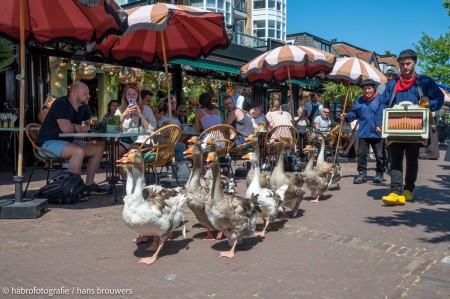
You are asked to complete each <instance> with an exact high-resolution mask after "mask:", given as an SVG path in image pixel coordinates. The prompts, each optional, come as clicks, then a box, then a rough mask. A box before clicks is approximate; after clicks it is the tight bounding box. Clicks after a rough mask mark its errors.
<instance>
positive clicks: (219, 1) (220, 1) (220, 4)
mask: <svg viewBox="0 0 450 299" xmlns="http://www.w3.org/2000/svg"><path fill="white" fill-rule="evenodd" d="M224 6H225V2H224V0H217V8H219V9H224V8H225V7H224Z"/></svg>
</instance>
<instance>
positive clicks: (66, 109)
mask: <svg viewBox="0 0 450 299" xmlns="http://www.w3.org/2000/svg"><path fill="white" fill-rule="evenodd" d="M91 116H92V112H91V108H89V106H88V105H82V106H80V107H78V111H76V110H75V109H74V108H73V107H72V104H70V102H69V98H68V97H67V96H65V97H61V98H58V99H56V100H55V101H54V102H53V104H52V107H51V108H50V110H49V111H48V113H47V116H46V117H45V120H44V123H43V124H42V127H41V130H40V131H39V134H38V136H37V138H36V144H37V145H39V146H41V145H42V144H43V143H44V142H45V141H47V140H67V141H69V142H72V141H73V138H60V137H58V136H59V134H60V133H62V131H61V129H60V128H59V125H58V122H57V120H58V119H67V120H68V121H70V123H71V124H77V125H81V123H82V122H83V121H85V122H86V121H87V120H90V118H91Z"/></svg>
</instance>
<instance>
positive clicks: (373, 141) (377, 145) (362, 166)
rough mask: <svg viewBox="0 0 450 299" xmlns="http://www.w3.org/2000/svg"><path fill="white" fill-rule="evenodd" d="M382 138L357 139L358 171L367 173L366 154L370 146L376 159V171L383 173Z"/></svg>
mask: <svg viewBox="0 0 450 299" xmlns="http://www.w3.org/2000/svg"><path fill="white" fill-rule="evenodd" d="M383 144H384V142H383V139H381V138H360V139H358V172H364V173H367V154H368V153H369V146H371V147H372V150H373V153H374V154H375V159H376V162H377V164H376V171H377V172H379V173H384V155H383Z"/></svg>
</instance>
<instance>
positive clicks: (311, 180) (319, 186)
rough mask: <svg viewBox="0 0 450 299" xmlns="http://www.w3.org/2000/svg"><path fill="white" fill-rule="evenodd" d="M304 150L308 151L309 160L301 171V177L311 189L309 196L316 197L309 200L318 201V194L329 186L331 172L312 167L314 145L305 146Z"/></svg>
mask: <svg viewBox="0 0 450 299" xmlns="http://www.w3.org/2000/svg"><path fill="white" fill-rule="evenodd" d="M304 150H305V151H306V152H307V153H308V156H309V161H308V164H306V167H305V170H304V171H303V179H304V180H305V185H306V187H307V188H308V189H309V190H310V191H311V196H313V197H316V198H315V199H314V200H311V202H319V198H320V196H321V195H322V194H323V193H325V191H327V190H328V188H329V185H330V183H331V177H332V173H331V172H330V173H324V172H323V171H322V170H319V169H315V168H314V155H315V149H314V147H312V146H307V147H306V148H305V149H304Z"/></svg>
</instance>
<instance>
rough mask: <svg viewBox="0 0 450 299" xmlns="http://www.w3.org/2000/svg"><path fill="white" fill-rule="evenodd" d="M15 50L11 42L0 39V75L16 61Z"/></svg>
mask: <svg viewBox="0 0 450 299" xmlns="http://www.w3.org/2000/svg"><path fill="white" fill-rule="evenodd" d="M15 49H16V47H15V46H13V44H12V43H11V42H9V41H7V40H4V39H0V73H1V72H3V71H5V70H7V69H8V68H9V66H10V65H11V63H13V62H14V60H15V59H16V55H15V53H14V51H15Z"/></svg>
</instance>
